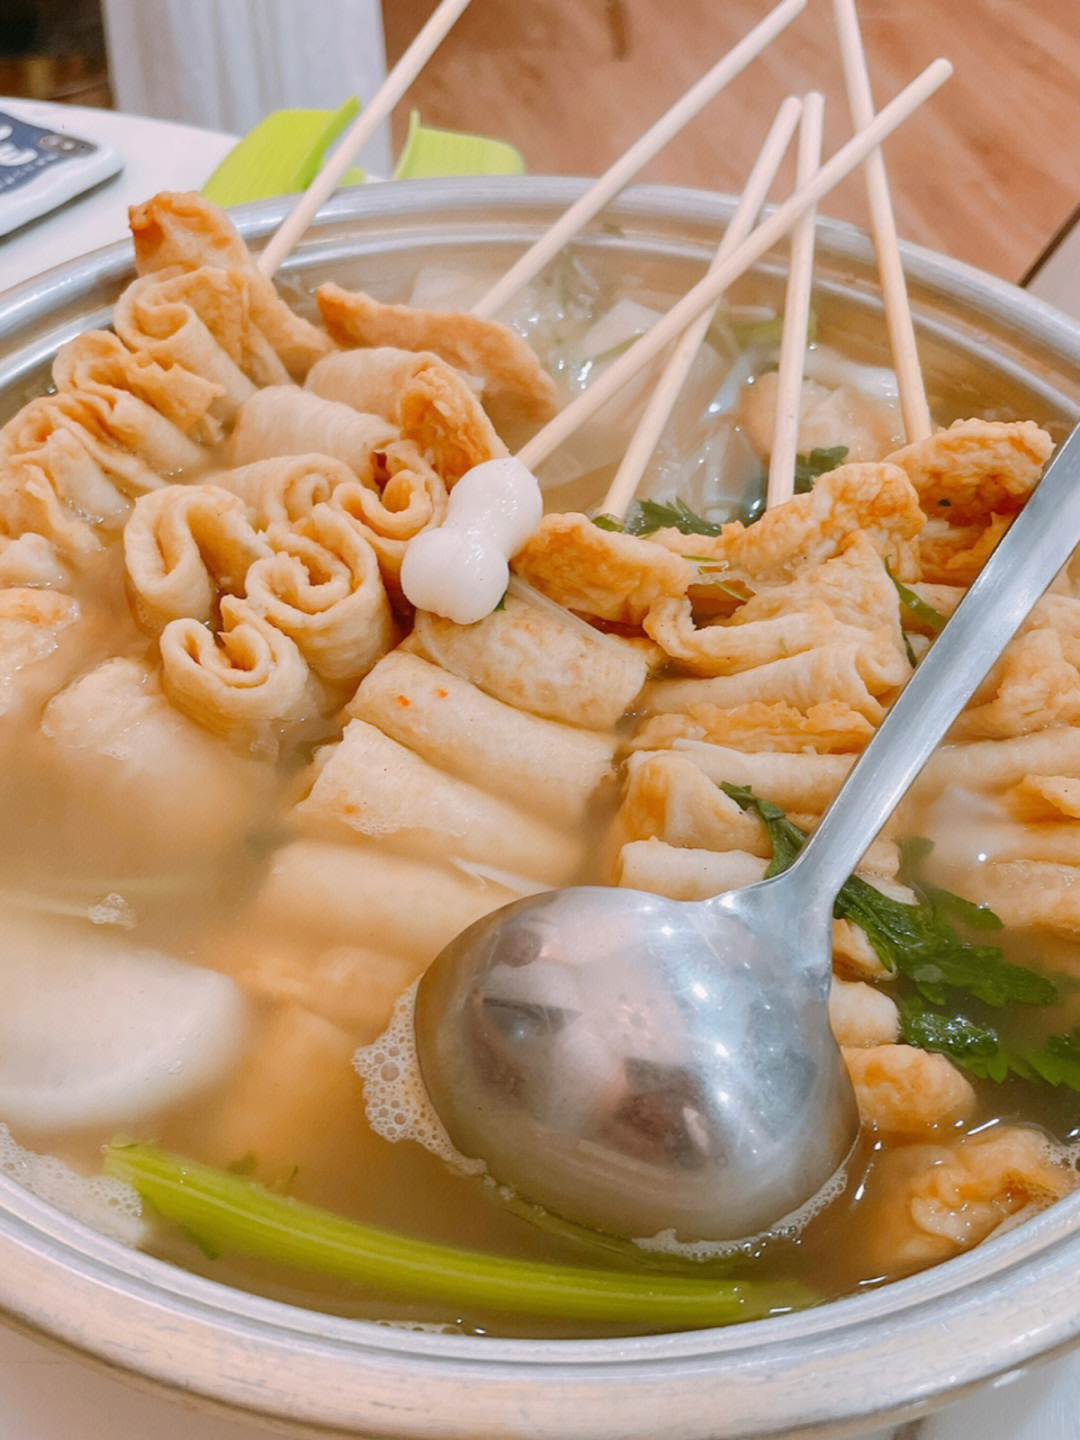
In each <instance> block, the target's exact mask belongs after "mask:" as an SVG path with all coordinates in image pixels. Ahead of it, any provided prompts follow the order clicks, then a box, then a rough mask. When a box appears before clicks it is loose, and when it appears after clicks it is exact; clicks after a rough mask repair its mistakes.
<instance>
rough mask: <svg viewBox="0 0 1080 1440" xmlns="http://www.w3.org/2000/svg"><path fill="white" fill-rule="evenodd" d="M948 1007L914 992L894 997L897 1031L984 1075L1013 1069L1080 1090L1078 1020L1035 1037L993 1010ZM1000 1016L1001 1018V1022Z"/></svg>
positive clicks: (992, 1077) (995, 1075)
mask: <svg viewBox="0 0 1080 1440" xmlns="http://www.w3.org/2000/svg"><path fill="white" fill-rule="evenodd" d="M973 1009H974V1007H972V1006H970V1005H969V1006H968V1007H967V1010H966V1011H963V1012H958V1013H949V1012H946V1011H943V1010H942V1009H940V1008H938V1007H935V1006H932V1005H928V1004H927V1003H926V1001H925V1000H924V999H922V997H921V996H920V995H919V994H918V993H917V992H916V993H912V994H910V995H906V996H904V997H903V998H902V999H901V1001H900V1031H901V1035H902V1036H903V1038H904V1039H905V1040H906V1041H907V1043H908V1044H909V1045H917V1046H919V1048H920V1049H922V1050H933V1051H936V1052H937V1053H939V1054H942V1055H947V1056H948V1057H949V1059H950V1060H953V1061H954V1062H955V1063H956V1064H957V1065H961V1066H962V1067H963V1068H964V1069H965V1070H969V1071H970V1072H971V1073H972V1074H973V1075H979V1076H981V1077H982V1078H983V1079H986V1080H998V1081H1000V1080H1004V1079H1006V1078H1007V1077H1008V1076H1009V1075H1017V1076H1019V1077H1020V1078H1021V1079H1024V1080H1041V1081H1043V1082H1045V1083H1046V1084H1048V1085H1055V1086H1058V1085H1064V1086H1066V1087H1067V1088H1068V1089H1070V1090H1078V1091H1080V1026H1078V1027H1076V1028H1075V1029H1073V1030H1069V1031H1067V1032H1065V1033H1063V1034H1059V1035H1050V1036H1047V1037H1045V1038H1043V1039H1040V1040H1035V1039H1031V1038H1027V1037H1023V1036H1019V1035H1016V1034H1010V1033H1009V1027H1008V1025H1007V1023H1004V1022H1003V1018H1002V1017H1001V1016H998V1015H978V1016H976V1015H975V1014H974V1013H968V1012H969V1011H973ZM1007 1018H1008V1017H1005V1022H1007Z"/></svg>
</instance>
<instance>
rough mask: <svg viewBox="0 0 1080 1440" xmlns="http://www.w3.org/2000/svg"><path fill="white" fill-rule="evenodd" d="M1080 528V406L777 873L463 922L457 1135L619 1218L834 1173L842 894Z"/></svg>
mask: <svg viewBox="0 0 1080 1440" xmlns="http://www.w3.org/2000/svg"><path fill="white" fill-rule="evenodd" d="M1078 535H1080V428H1078V429H1077V430H1074V432H1073V434H1072V435H1071V436H1070V437H1069V439H1068V440H1067V441H1066V442H1065V444H1064V445H1063V446H1062V447H1061V449H1060V450H1059V452H1058V454H1057V456H1056V458H1055V459H1054V461H1053V462H1052V464H1051V465H1050V467H1049V468H1048V470H1047V471H1046V474H1045V476H1044V478H1043V479H1042V481H1041V483H1040V484H1039V485H1038V487H1037V488H1036V490H1035V491H1034V493H1033V495H1032V496H1031V498H1030V499H1029V500H1028V502H1027V505H1026V506H1025V508H1024V509H1023V511H1022V512H1021V513H1020V515H1019V516H1018V517H1017V519H1016V520H1015V521H1014V523H1013V525H1012V527H1011V529H1010V530H1009V532H1008V534H1007V535H1006V536H1005V538H1004V539H1003V540H1002V541H1001V543H1000V544H999V545H998V547H997V549H996V551H995V552H994V554H993V555H992V557H991V558H990V560H989V561H988V563H987V564H986V565H985V567H984V568H983V570H982V573H981V574H980V575H979V577H978V579H977V580H976V581H975V583H974V585H973V586H972V587H971V589H970V591H969V592H968V594H967V595H966V596H965V598H964V599H963V601H962V602H961V604H960V605H959V607H958V608H957V610H956V612H955V614H954V615H953V617H952V618H951V619H950V621H949V622H948V624H947V625H946V626H945V627H944V629H943V630H942V632H941V634H940V635H939V636H938V638H937V639H936V640H935V642H934V644H933V646H932V647H931V649H930V650H929V652H928V653H927V655H926V656H925V657H924V658H923V660H922V661H921V662H920V664H919V665H918V667H917V669H916V670H915V673H914V675H913V676H912V678H911V679H910V680H909V682H908V684H907V686H906V687H905V689H904V690H903V692H902V693H901V695H900V697H899V699H898V700H897V701H896V703H895V705H894V706H893V707H892V709H891V710H890V711H889V713H888V715H887V716H886V717H885V720H884V721H883V723H882V725H881V727H880V728H879V730H878V732H877V734H876V735H875V736H874V738H873V740H872V741H871V743H870V744H869V745H868V746H867V748H866V751H865V752H864V754H863V755H862V757H861V759H860V760H859V762H858V764H857V765H856V766H855V767H854V769H853V770H852V771H851V773H850V775H849V777H848V779H847V781H846V782H845V784H844V786H843V788H842V789H841V791H840V793H839V794H838V796H837V797H836V799H835V801H834V802H833V804H832V806H831V807H830V809H829V810H828V812H827V813H826V814H825V816H824V817H823V819H822V821H821V823H820V825H819V826H818V828H817V830H816V831H815V832H814V834H813V836H812V837H811V838H810V840H809V841H808V842H807V843H806V844H805V845H804V846H803V848H802V850H801V852H800V854H799V857H798V859H797V860H796V862H795V863H794V864H793V865H792V866H791V867H790V869H788V870H787V871H785V872H784V873H783V874H780V875H777V876H776V877H775V878H773V879H770V880H765V881H762V882H761V883H759V884H756V885H751V886H749V887H748V888H746V889H742V890H735V891H731V892H729V893H727V894H724V895H718V896H716V897H715V898H713V899H710V900H705V901H698V902H693V903H690V902H685V901H673V900H666V899H663V898H661V897H659V896H656V895H647V894H641V893H638V892H636V891H631V890H622V889H617V888H602V887H599V886H597V887H585V886H583V887H579V888H571V889H566V890H561V891H554V892H549V893H547V894H543V895H539V896H533V897H529V898H527V899H524V900H521V901H518V902H516V903H515V904H512V905H509V906H506V907H505V908H503V909H501V910H497V911H495V912H494V913H492V914H491V915H488V916H487V917H485V918H484V919H482V920H480V921H478V922H477V923H476V924H474V925H472V926H471V927H470V928H469V929H467V930H466V931H465V932H464V933H463V934H462V935H460V936H459V937H458V938H457V939H456V940H455V941H454V942H453V943H452V944H451V945H449V946H448V947H447V948H446V949H445V950H444V951H443V952H442V954H441V955H440V956H439V957H438V958H437V960H436V961H435V963H434V964H433V965H432V966H431V968H430V969H429V970H428V971H427V973H426V974H425V976H424V978H423V979H422V981H421V982H420V986H419V989H418V992H417V997H416V1018H415V1027H416V1044H417V1052H418V1056H419V1061H420V1069H421V1073H422V1076H423V1081H424V1085H425V1087H426V1089H427V1091H428V1095H429V1097H430V1099H431V1101H432V1103H433V1105H434V1107H435V1110H436V1112H437V1113H438V1115H439V1117H440V1118H441V1120H442V1121H443V1123H444V1125H445V1126H446V1129H447V1131H448V1132H449V1135H450V1137H451V1139H452V1140H453V1142H454V1144H455V1145H456V1146H457V1148H458V1149H459V1150H460V1151H461V1152H462V1153H463V1154H464V1155H467V1156H470V1157H474V1158H479V1159H481V1160H483V1161H484V1162H485V1164H486V1165H487V1168H488V1170H489V1172H490V1174H491V1175H492V1176H494V1178H495V1179H496V1180H497V1181H499V1182H500V1183H502V1184H505V1185H509V1186H512V1187H513V1189H514V1190H515V1191H516V1192H518V1193H519V1194H520V1195H522V1196H524V1197H526V1198H528V1199H530V1200H533V1201H536V1202H538V1203H539V1204H541V1205H543V1206H544V1207H545V1208H547V1209H549V1210H551V1211H553V1212H555V1213H557V1214H560V1215H563V1216H565V1217H566V1218H568V1219H571V1220H574V1221H577V1222H579V1223H581V1224H585V1225H588V1226H590V1227H593V1228H595V1229H598V1230H602V1231H606V1232H609V1233H612V1234H616V1235H624V1236H634V1237H641V1236H651V1235H653V1234H656V1233H657V1232H660V1231H665V1230H673V1231H674V1232H675V1234H676V1235H677V1237H678V1238H679V1239H680V1240H683V1241H696V1240H718V1239H720V1240H732V1239H738V1238H744V1237H749V1236H753V1235H757V1234H759V1233H761V1232H763V1231H765V1230H768V1229H770V1228H772V1227H775V1226H776V1225H777V1223H778V1222H779V1221H781V1220H782V1219H783V1218H784V1217H786V1216H789V1215H791V1214H792V1212H795V1211H797V1210H798V1209H799V1208H800V1207H802V1206H804V1205H806V1204H807V1203H808V1202H812V1201H813V1200H814V1199H815V1197H819V1196H821V1195H822V1194H823V1193H825V1194H827V1193H828V1187H829V1185H830V1182H831V1181H832V1180H833V1178H834V1177H836V1176H838V1173H839V1174H840V1176H841V1178H842V1171H843V1167H844V1165H845V1162H846V1160H847V1158H848V1156H849V1155H850V1152H851V1150H852V1147H853V1145H854V1142H855V1138H856V1135H857V1132H858V1115H857V1112H856V1107H855V1099H854V1095H853V1092H852V1088H851V1083H850V1081H849V1079H848V1075H847V1070H846V1068H845V1066H844V1062H843V1059H842V1057H841V1055H840V1051H839V1049H838V1047H837V1045H836V1042H835V1040H834V1038H833V1035H832V1031H831V1029H830V1026H829V1017H828V1008H827V1007H828V993H829V981H830V976H831V922H832V910H833V902H834V900H835V898H836V895H837V892H838V891H839V889H840V887H841V885H842V884H843V883H844V881H845V879H846V878H847V877H848V875H849V874H850V873H851V871H852V870H853V869H854V867H855V865H856V863H857V862H858V860H859V858H860V856H861V855H862V854H863V853H864V851H865V850H866V848H867V846H868V845H869V844H870V842H871V840H873V838H874V836H875V835H876V834H877V833H878V831H879V830H880V829H881V827H882V825H883V824H884V823H885V821H886V820H887V819H888V817H889V815H890V814H891V813H892V811H893V810H894V808H895V807H896V805H897V803H898V801H899V800H900V799H901V798H902V797H903V795H904V793H905V792H906V791H907V789H908V787H909V786H910V785H911V783H912V781H913V780H914V779H915V777H916V775H917V774H918V773H919V771H920V770H921V769H922V767H923V765H924V764H925V762H926V760H927V759H928V757H929V756H930V753H931V751H932V750H933V749H934V747H935V746H936V744H937V743H938V741H939V740H940V739H941V738H942V737H943V736H944V735H945V733H946V731H947V730H948V729H949V727H950V725H951V724H952V723H953V721H954V720H955V719H956V717H957V715H958V714H959V713H960V711H961V710H962V708H963V707H964V705H965V704H966V702H967V701H968V700H969V699H970V697H971V695H972V694H973V693H974V691H975V689H976V687H977V686H978V684H979V682H980V681H981V680H982V678H983V677H984V676H985V674H986V673H987V671H988V670H989V669H990V667H991V665H992V664H993V662H994V661H995V660H996V659H997V658H998V656H999V655H1000V654H1001V652H1002V650H1003V649H1004V648H1005V645H1006V644H1007V642H1008V640H1009V639H1010V638H1011V636H1012V635H1013V634H1014V633H1015V631H1016V630H1017V629H1018V627H1019V626H1020V624H1021V622H1022V621H1023V620H1024V618H1025V617H1026V615H1027V614H1028V612H1029V610H1030V609H1031V607H1032V606H1033V605H1034V603H1035V601H1036V600H1037V599H1038V597H1039V596H1040V595H1041V594H1042V592H1043V590H1044V589H1045V588H1046V586H1047V585H1048V584H1049V582H1050V581H1051V579H1052V578H1053V577H1054V575H1055V574H1056V573H1057V572H1058V571H1059V570H1060V569H1061V567H1062V566H1063V565H1064V563H1065V561H1066V560H1067V559H1068V557H1069V555H1070V553H1071V551H1072V549H1073V547H1074V545H1075V543H1076V539H1077V536H1078Z"/></svg>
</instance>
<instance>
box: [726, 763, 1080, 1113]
mask: <svg viewBox="0 0 1080 1440" xmlns="http://www.w3.org/2000/svg"><path fill="white" fill-rule="evenodd" d="M720 788H721V790H723V791H724V793H725V794H726V795H729V796H730V797H731V798H732V799H733V800H734V801H736V803H737V804H739V805H740V806H741V807H742V808H743V809H744V810H754V811H755V812H756V813H757V814H758V815H760V817H761V819H762V820H763V821H764V823H765V827H766V829H767V830H768V832H769V838H770V840H771V841H772V846H773V858H772V860H771V862H770V864H769V868H768V871H767V872H766V873H767V874H768V875H778V874H779V873H780V871H782V870H786V869H787V868H788V866H789V865H790V864H791V863H792V861H793V860H794V859H795V857H796V855H798V853H799V850H800V848H801V847H802V845H803V843H804V842H805V840H806V833H805V831H803V830H801V829H800V828H799V827H798V826H797V825H794V824H793V823H792V822H791V821H790V820H789V819H788V817H787V816H786V815H785V813H784V811H783V810H782V809H781V808H780V806H779V805H774V804H772V802H771V801H769V800H764V799H762V798H761V796H759V795H755V794H754V792H753V791H752V790H751V789H750V788H749V787H747V786H741V785H729V784H721V786H720ZM932 848H933V847H932V842H930V841H929V840H925V839H923V838H921V837H918V838H915V839H913V840H911V841H908V842H906V843H905V844H904V845H903V846H902V847H901V859H902V864H901V875H902V877H903V878H904V880H905V881H906V882H907V883H908V884H909V886H910V887H911V888H912V889H914V891H915V894H916V896H917V903H916V904H914V905H913V904H910V903H908V902H905V901H901V900H894V899H892V898H891V897H890V896H888V895H885V894H883V893H882V892H881V891H880V890H878V889H876V888H875V887H874V886H873V885H870V884H868V883H867V882H866V881H865V880H863V879H862V878H861V877H860V876H857V875H852V876H850V877H849V879H847V880H846V881H845V882H844V884H843V886H842V888H841V890H840V893H839V895H838V896H837V898H836V905H835V908H834V912H833V913H834V914H835V915H837V916H838V917H840V918H842V919H847V920H851V921H853V922H854V923H855V924H856V925H859V926H860V927H861V928H862V929H863V931H864V932H865V934H866V936H867V939H868V940H869V941H870V944H871V945H872V946H873V947H874V951H875V953H876V954H877V955H879V956H880V958H881V961H882V963H883V964H884V965H885V966H886V968H887V969H889V970H890V971H893V972H895V973H897V974H898V975H900V976H902V977H904V979H905V980H906V981H907V986H906V988H905V989H904V990H903V991H902V993H901V995H900V998H899V1005H900V1027H901V1035H902V1037H903V1039H904V1040H905V1041H906V1042H907V1043H908V1044H909V1045H916V1046H918V1047H919V1048H920V1049H922V1050H931V1051H936V1052H938V1053H940V1054H943V1055H947V1056H948V1057H949V1059H951V1060H952V1061H954V1063H955V1064H957V1065H959V1066H961V1067H962V1068H963V1069H965V1070H968V1071H970V1072H971V1073H972V1074H973V1075H977V1076H981V1077H982V1078H983V1079H987V1080H996V1081H1001V1080H1005V1079H1006V1078H1008V1077H1009V1076H1010V1075H1014V1076H1018V1077H1020V1078H1021V1079H1023V1080H1028V1081H1034V1082H1040V1081H1041V1082H1043V1083H1045V1084H1048V1085H1053V1086H1061V1085H1064V1086H1066V1087H1067V1088H1068V1089H1070V1090H1076V1091H1080V1026H1077V1027H1076V1028H1075V1029H1072V1030H1068V1031H1065V1032H1062V1033H1060V1034H1051V1035H1042V1036H1038V1035H1033V1034H1032V1033H1031V1028H1032V1027H1031V1025H1030V1021H1029V1022H1028V1024H1027V1025H1025V1024H1024V1019H1023V1017H1024V1016H1025V1014H1026V1015H1028V1016H1030V1015H1031V1013H1032V1009H1031V1007H1044V1006H1049V1005H1053V1004H1054V1003H1055V1002H1056V1001H1058V1000H1059V999H1060V994H1059V990H1058V987H1057V986H1056V985H1055V984H1054V982H1053V981H1052V980H1050V979H1049V978H1048V977H1047V976H1045V975H1042V974H1040V973H1039V972H1038V971H1036V970H1030V969H1028V968H1027V967H1026V966H1024V965H1015V964H1013V962H1012V961H1010V960H1007V959H1006V958H1005V955H1004V954H1003V952H1002V951H1001V950H1000V949H999V948H998V947H997V946H996V945H980V944H974V943H972V942H971V941H969V940H967V939H965V938H964V937H963V936H962V935H961V934H960V933H959V931H958V930H957V929H956V928H955V927H956V925H957V924H959V925H962V926H963V927H964V929H966V930H980V931H986V930H994V929H1000V928H1001V921H1000V919H999V918H998V916H996V915H995V914H994V912H993V911H992V910H990V909H989V908H988V907H987V906H984V905H975V904H973V903H972V902H971V901H970V900H965V899H964V898H963V896H960V895H954V894H953V893H952V892H951V891H949V890H943V889H941V888H939V887H937V886H933V885H930V884H928V883H926V882H925V881H924V880H923V879H922V877H921V873H920V869H921V864H922V861H923V860H925V858H926V856H927V854H928V853H929V851H930V850H931V849H932Z"/></svg>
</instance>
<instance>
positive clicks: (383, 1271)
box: [105, 1140, 817, 1330]
mask: <svg viewBox="0 0 1080 1440" xmlns="http://www.w3.org/2000/svg"><path fill="white" fill-rule="evenodd" d="M105 1171H106V1174H109V1175H114V1176H117V1177H118V1178H120V1179H123V1180H126V1181H127V1182H128V1183H129V1184H130V1185H132V1186H133V1187H134V1188H135V1189H136V1190H137V1191H138V1193H139V1194H140V1195H141V1196H142V1198H143V1200H144V1201H146V1202H147V1203H148V1204H149V1205H151V1206H152V1207H153V1209H154V1210H156V1211H157V1213H158V1214H159V1215H161V1216H162V1217H163V1218H164V1219H166V1220H169V1221H172V1222H174V1223H175V1224H177V1225H180V1226H182V1227H183V1228H184V1229H186V1230H187V1231H189V1232H190V1233H191V1234H192V1235H194V1236H196V1237H197V1238H198V1239H199V1240H200V1241H201V1242H203V1243H204V1244H205V1245H207V1246H208V1247H210V1248H211V1249H212V1250H213V1251H215V1252H223V1251H229V1252H232V1253H234V1254H243V1255H248V1256H253V1257H257V1258H260V1259H264V1260H270V1261H272V1262H274V1263H277V1264H281V1265H287V1266H291V1267H294V1268H298V1269H303V1270H308V1271H314V1272H318V1273H321V1274H324V1275H332V1276H336V1277H337V1278H339V1279H344V1280H351V1281H356V1282H357V1283H360V1284H364V1285H371V1286H376V1287H378V1288H380V1289H383V1290H386V1291H390V1292H392V1293H394V1294H397V1295H402V1296H412V1297H416V1298H426V1299H429V1300H441V1301H450V1302H452V1303H456V1304H459V1305H469V1306H478V1307H483V1308H485V1309H490V1310H499V1311H503V1312H506V1313H514V1314H527V1315H537V1316H555V1317H559V1318H562V1319H566V1320H587V1321H600V1322H608V1323H613V1324H617V1323H630V1324H632V1325H635V1326H640V1325H647V1326H648V1327H649V1328H655V1329H658V1330H660V1329H694V1328H700V1327H705V1326H712V1325H726V1324H729V1323H731V1322H732V1321H736V1320H750V1319H755V1318H758V1317H760V1316H763V1315H768V1314H772V1313H775V1312H777V1311H780V1310H790V1309H794V1308H796V1307H798V1306H804V1305H807V1304H812V1303H813V1302H814V1300H815V1299H816V1298H817V1297H816V1296H815V1295H813V1294H812V1293H811V1292H810V1291H808V1290H807V1289H806V1288H805V1287H803V1286H802V1285H800V1284H798V1283H794V1282H792V1283H779V1282H757V1281H743V1280H728V1279H724V1280H717V1279H708V1278H705V1277H701V1278H697V1277H690V1276H687V1275H685V1274H672V1275H668V1274H664V1273H659V1272H657V1271H655V1270H653V1271H646V1272H643V1273H641V1274H637V1273H633V1272H629V1273H628V1272H620V1271H615V1270H599V1269H587V1268H583V1267H578V1266H570V1265H549V1264H539V1263H534V1262H532V1261H522V1260H511V1259H507V1258H506V1257H504V1256H499V1255H487V1254H482V1253H480V1252H478V1251H472V1250H461V1249H457V1248H455V1247H454V1246H450V1245H440V1244H434V1243H432V1242H429V1241H425V1240H417V1239H413V1238H410V1237H408V1236H404V1235H395V1234H392V1233H390V1232H388V1231H383V1230H376V1229H373V1228H371V1227H369V1226H366V1225H360V1224H357V1223H356V1222H355V1221H352V1220H346V1219H344V1218H342V1217H340V1216H337V1215H333V1214H331V1213H330V1212H329V1211H326V1210H321V1209H319V1208H317V1207H315V1206H312V1205H306V1204H303V1203H301V1202H299V1201H297V1200H293V1199H291V1198H289V1197H287V1196H282V1195H277V1194H274V1193H273V1192H271V1191H269V1190H267V1189H266V1188H265V1187H264V1186H263V1185H260V1184H259V1183H258V1182H256V1181H253V1180H251V1179H248V1178H245V1177H243V1176H239V1175H234V1174H231V1173H228V1172H225V1171H221V1170H215V1169H213V1168H211V1167H210V1166H207V1165H201V1164H197V1163H194V1162H192V1161H190V1160H186V1159H183V1158H182V1157H180V1156H176V1155H171V1154H168V1153H167V1152H165V1151H163V1150H160V1149H158V1147H157V1146H154V1145H147V1144H141V1143H138V1142H131V1141H126V1140H115V1141H113V1142H112V1143H111V1144H110V1145H108V1146H107V1147H106V1150H105Z"/></svg>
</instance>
